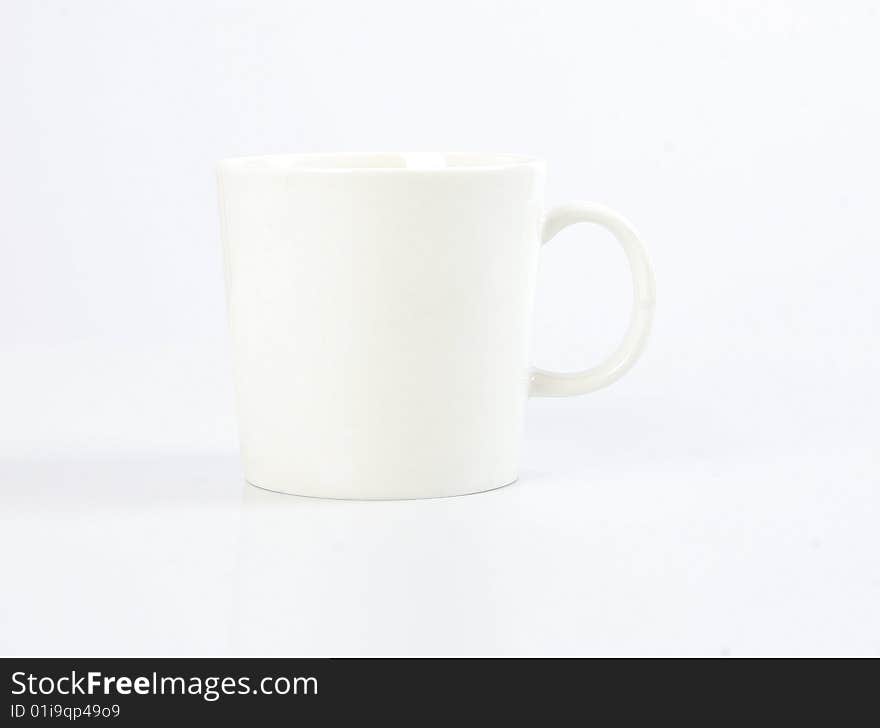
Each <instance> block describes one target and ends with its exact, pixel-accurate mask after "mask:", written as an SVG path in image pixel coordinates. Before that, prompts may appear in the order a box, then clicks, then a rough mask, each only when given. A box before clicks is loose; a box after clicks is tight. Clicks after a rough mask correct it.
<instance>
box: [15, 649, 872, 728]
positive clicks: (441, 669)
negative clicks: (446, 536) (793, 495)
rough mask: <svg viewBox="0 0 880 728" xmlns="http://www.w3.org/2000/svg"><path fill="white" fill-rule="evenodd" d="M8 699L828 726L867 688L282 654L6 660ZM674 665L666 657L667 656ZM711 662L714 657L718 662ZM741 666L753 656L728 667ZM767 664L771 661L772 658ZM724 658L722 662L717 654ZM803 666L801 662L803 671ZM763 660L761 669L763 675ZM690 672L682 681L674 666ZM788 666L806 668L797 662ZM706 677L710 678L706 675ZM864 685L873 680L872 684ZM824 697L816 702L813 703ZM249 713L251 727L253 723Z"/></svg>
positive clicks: (751, 677)
mask: <svg viewBox="0 0 880 728" xmlns="http://www.w3.org/2000/svg"><path fill="white" fill-rule="evenodd" d="M2 662H3V667H4V672H5V677H4V681H5V691H6V695H7V701H6V705H5V707H4V708H3V711H4V712H3V717H2V720H0V723H2V724H4V725H10V726H16V725H20V726H23V727H24V726H28V725H34V724H38V725H46V724H53V725H83V724H85V725H89V726H128V725H132V726H140V725H150V726H156V725H162V724H168V725H183V724H188V725H210V724H212V723H213V722H214V721H222V722H223V724H224V725H226V724H228V723H229V722H230V721H241V724H242V725H262V724H264V723H266V722H269V721H271V722H272V723H273V724H274V723H275V722H280V721H285V722H289V721H301V720H302V721H309V724H311V723H312V722H315V723H318V724H323V723H327V722H329V723H330V724H334V723H335V721H336V720H337V719H338V720H341V719H343V718H345V719H346V720H351V719H352V718H355V719H360V720H370V721H371V722H372V721H383V722H385V723H389V722H393V723H403V724H407V725H416V724H420V723H423V722H425V721H429V720H430V721H433V722H436V721H437V720H439V719H442V720H444V721H450V722H452V723H453V724H457V723H461V722H465V723H467V722H469V721H470V720H472V719H474V718H476V717H484V718H487V719H494V720H497V719H499V718H502V717H513V718H518V719H524V718H527V717H529V718H531V719H532V720H533V721H537V723H538V724H539V725H543V724H557V723H565V724H568V723H572V722H573V721H574V720H575V719H578V722H580V721H581V720H584V719H587V718H599V717H603V716H604V717H605V718H606V719H607V718H611V721H610V722H612V723H616V722H619V721H625V722H630V721H635V720H637V719H644V718H645V717H654V718H659V717H665V718H675V719H681V718H684V717H688V716H690V717H696V718H701V717H702V719H703V720H702V721H701V722H702V723H704V724H706V723H707V724H713V723H714V722H716V718H719V717H720V716H722V715H723V716H724V717H726V718H728V719H730V718H733V717H739V718H742V719H749V718H755V717H756V716H758V715H760V716H761V717H763V718H765V719H768V718H773V717H777V718H779V719H786V720H789V719H791V718H792V716H793V714H794V713H796V712H797V708H799V707H800V708H807V707H809V710H810V716H811V717H812V718H819V717H821V716H822V714H823V710H825V711H827V712H826V713H825V714H826V716H827V717H829V718H832V717H833V718H835V720H839V719H841V718H842V717H843V714H844V713H845V712H847V710H848V709H851V710H853V711H856V712H858V707H857V706H858V704H859V698H860V699H861V700H862V701H864V700H865V699H866V698H867V697H868V695H870V694H871V693H870V692H869V691H868V687H869V683H868V682H867V681H865V682H864V684H863V688H864V689H860V688H859V687H858V683H856V682H853V683H851V692H850V694H849V695H848V696H847V701H846V703H843V704H840V703H837V704H835V703H834V702H833V700H832V696H831V695H829V694H828V692H827V686H826V685H825V683H824V682H823V683H822V689H823V690H824V693H822V695H824V696H825V698H826V699H821V698H820V692H819V690H818V687H819V683H818V680H820V679H824V675H823V674H822V673H823V672H824V671H823V670H815V669H811V670H809V672H811V673H813V681H814V684H815V686H816V687H817V690H816V691H815V692H813V691H811V689H810V687H809V686H810V681H809V679H808V680H807V681H806V682H804V676H803V675H799V680H798V681H797V682H796V681H794V680H792V679H791V677H790V675H789V674H788V673H789V670H790V668H791V666H792V664H793V663H792V662H791V661H788V660H783V661H764V664H763V666H762V667H761V669H760V670H758V671H757V672H759V673H768V672H773V673H776V676H775V677H774V676H773V675H766V674H765V675H761V676H760V677H759V676H758V675H756V674H755V671H754V670H752V669H741V668H736V669H730V667H717V668H715V669H709V670H707V669H706V668H705V666H702V665H700V663H701V662H702V660H691V661H689V662H690V663H691V664H690V665H689V666H687V667H689V668H690V669H685V670H682V669H681V667H682V665H681V662H683V661H680V660H679V661H663V662H662V663H661V662H660V661H656V660H653V661H644V660H643V661H633V660H580V659H556V660H550V659H458V658H455V659H412V658H405V659H289V658H5V659H3V660H2ZM673 662H674V663H677V664H676V665H672V664H671V663H673ZM716 662H719V661H717V660H716ZM736 662H738V663H739V664H740V665H741V666H744V665H747V664H748V665H752V666H754V664H755V663H754V661H750V660H739V661H736ZM771 663H772V664H771ZM728 664H729V665H732V664H733V663H732V662H728ZM806 664H807V663H803V662H802V663H801V665H802V666H805V665H806ZM768 668H770V669H769V670H768ZM679 672H682V673H688V675H687V680H686V681H685V680H680V679H679V675H678V674H677V673H679ZM798 672H804V670H799V671H798ZM716 673H717V674H716ZM871 684H872V683H871ZM823 703H824V704H823ZM254 721H259V722H254ZM603 722H608V721H603Z"/></svg>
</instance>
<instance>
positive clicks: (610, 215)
mask: <svg viewBox="0 0 880 728" xmlns="http://www.w3.org/2000/svg"><path fill="white" fill-rule="evenodd" d="M579 222H592V223H596V224H597V225H601V226H602V227H604V228H606V229H608V230H609V231H610V232H611V233H612V234H613V235H614V237H615V238H617V241H618V242H619V243H620V244H621V246H623V252H624V253H626V257H627V260H628V261H629V267H630V272H631V273H632V282H633V309H632V316H631V318H630V322H629V328H628V329H627V332H626V335H625V336H624V337H623V341H622V342H621V343H620V346H618V347H617V350H616V351H615V352H614V353H613V354H612V355H611V356H609V357H608V358H607V359H606V360H605V361H603V362H602V363H601V364H599V366H597V367H594V368H592V369H585V370H584V371H581V372H570V373H562V372H548V371H544V370H543V369H533V370H532V374H531V380H530V385H529V396H531V397H571V396H572V395H575V394H586V393H587V392H593V391H595V390H597V389H601V388H602V387H607V386H608V385H609V384H611V383H612V382H615V381H617V380H618V379H620V378H621V377H622V376H623V375H624V374H626V373H627V372H628V371H629V369H630V367H632V365H633V364H635V363H636V360H637V359H638V358H639V356H641V354H642V351H644V348H645V342H646V341H647V338H648V333H649V332H650V330H651V321H652V320H653V318H654V303H655V294H654V274H653V272H652V271H651V264H650V263H649V262H648V256H647V254H646V253H645V249H644V247H643V246H642V241H641V240H639V237H638V235H636V232H635V230H633V228H632V226H631V225H630V224H629V223H628V222H627V221H626V220H624V219H623V218H622V217H621V216H620V215H618V214H617V213H616V212H613V211H612V210H609V209H608V208H607V207H604V206H602V205H597V204H594V203H588V202H575V203H572V204H569V205H561V206H559V207H556V208H554V209H552V210H551V211H550V212H549V213H548V214H547V216H546V217H545V219H544V229H543V232H542V234H541V240H542V244H544V243H547V242H549V241H550V239H551V238H553V237H554V236H555V235H556V233H558V232H559V231H560V230H562V229H563V228H566V227H568V226H569V225H574V224H575V223H579Z"/></svg>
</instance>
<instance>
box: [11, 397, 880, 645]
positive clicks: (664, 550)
mask: <svg viewBox="0 0 880 728" xmlns="http://www.w3.org/2000/svg"><path fill="white" fill-rule="evenodd" d="M545 404H547V403H540V404H539V406H535V407H532V408H531V409H532V411H531V412H530V423H531V434H530V435H529V437H528V440H527V443H526V461H525V464H524V468H523V472H522V478H521V480H520V482H518V483H516V484H514V485H512V486H509V487H507V488H503V489H501V490H497V491H493V492H489V493H485V494H480V495H474V496H465V497H460V498H452V499H440V500H427V501H399V502H352V501H329V500H328V501H325V500H316V499H308V498H298V497H292V496H285V495H280V494H275V493H270V492H267V491H263V490H259V489H256V488H254V487H252V486H249V485H246V484H245V483H244V482H243V481H242V479H241V477H240V471H239V465H238V461H237V458H236V456H235V455H234V454H232V453H229V454H226V455H223V454H217V455H204V456H196V455H185V454H181V455H176V456H170V455H164V456H162V455H156V456H147V455H140V456H137V457H128V458H126V457H121V456H116V457H113V458H98V457H93V458H90V459H76V460H73V459H67V460H66V459H56V460H42V461H35V460H25V459H22V460H17V461H14V460H9V461H5V462H4V463H3V464H2V468H0V477H2V480H3V482H4V483H5V484H7V487H6V488H4V489H3V490H2V491H0V496H2V511H0V514H2V515H0V519H2V521H0V554H2V555H0V565H2V573H3V581H4V589H3V593H4V599H3V601H2V603H0V611H2V618H0V623H2V624H3V625H4V627H3V630H2V638H0V652H2V653H4V654H105V655H111V654H114V655H115V654H172V655H189V654H267V655H268V654H273V655H274V654H283V655H410V654H412V655H426V654H427V655H459V654H464V655H472V654H473V655H527V654H572V655H578V654H709V655H727V654H732V655H739V654H776V653H785V654H829V653H830V654H835V653H846V654H877V653H878V652H880V628H878V617H877V615H878V614H880V568H878V555H880V536H878V533H880V530H878V528H877V522H878V521H877V516H878V502H880V496H878V488H877V480H876V462H875V460H874V453H872V452H871V451H870V450H869V449H865V448H862V449H859V447H858V446H854V447H852V448H851V449H850V450H848V451H840V452H837V453H834V454H828V453H816V454H811V453H809V452H802V453H799V454H796V455H786V454H784V453H781V452H777V451H774V450H773V448H772V447H771V446H772V444H773V443H769V442H767V441H766V440H761V439H760V438H754V437H752V438H750V439H749V438H743V436H742V433H741V432H736V431H731V430H725V429H724V428H723V426H722V427H721V429H719V421H718V419H717V418H716V419H715V420H714V421H713V419H712V417H711V416H710V414H709V412H708V411H704V412H698V411H693V412H690V413H686V414H688V415H689V416H691V417H693V418H694V420H695V421H696V420H700V422H701V426H700V427H699V428H694V427H689V428H688V432H689V434H690V436H691V437H690V439H688V440H683V439H681V435H682V429H681V425H680V424H678V425H676V424H675V423H681V419H680V418H681V413H679V415H678V418H677V419H674V420H673V421H672V425H671V426H669V427H666V428H664V427H663V426H662V424H663V423H662V422H659V421H657V420H656V419H652V418H651V417H647V418H646V417H638V416H633V415H632V413H633V412H635V411H636V410H634V409H629V408H628V407H618V406H617V405H619V404H620V400H619V398H612V397H610V396H608V397H607V398H605V399H602V400H599V401H598V403H597V407H596V409H595V411H594V416H593V417H587V416H585V410H583V409H581V410H580V411H579V412H578V411H575V412H573V413H572V414H569V415H566V413H565V410H564V408H562V407H560V406H559V403H556V402H552V403H549V404H547V406H545ZM627 404H629V405H634V404H635V403H634V402H628V403H627ZM612 411H617V412H618V414H617V415H614V416H612V414H611V413H612ZM627 412H629V413H630V414H627ZM602 418H604V421H603V424H602V425H601V426H600V425H599V424H598V423H599V421H600V420H602ZM701 418H704V419H701ZM10 486H11V487H10Z"/></svg>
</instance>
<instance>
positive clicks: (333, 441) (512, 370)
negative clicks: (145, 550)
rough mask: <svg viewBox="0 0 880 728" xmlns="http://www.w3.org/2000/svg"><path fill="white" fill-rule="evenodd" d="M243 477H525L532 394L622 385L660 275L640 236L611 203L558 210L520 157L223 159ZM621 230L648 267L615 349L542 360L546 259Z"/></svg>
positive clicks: (421, 490)
mask: <svg viewBox="0 0 880 728" xmlns="http://www.w3.org/2000/svg"><path fill="white" fill-rule="evenodd" d="M218 181H219V191H220V216H221V228H222V238H223V247H224V259H225V264H226V286H227V295H228V307H229V317H230V324H231V332H232V340H233V355H234V370H235V380H236V398H237V408H238V417H239V429H240V437H241V448H242V457H243V460H244V470H245V477H246V479H247V480H248V481H249V482H250V483H252V484H254V485H257V486H260V487H262V488H267V489H269V490H276V491H283V492H286V493H294V494H298V495H307V496H320V497H327V498H369V499H372V498H380V499H381V498H430V497H438V496H452V495H461V494H465V493H475V492H479V491H484V490H491V489H493V488H498V487H500V486H503V485H507V484H509V483H511V482H513V481H515V480H516V479H517V472H518V465H519V452H520V440H521V437H522V431H523V415H524V410H525V401H526V398H527V397H528V396H530V395H531V396H545V397H546V396H550V397H553V396H569V395H574V394H582V393H585V392H591V391H593V390H595V389H598V388H600V387H604V386H605V385H607V384H610V383H611V382H613V381H615V380H616V379H617V378H618V377H620V376H622V375H623V374H624V373H625V372H626V371H627V370H628V369H629V368H630V366H632V364H633V363H634V362H635V360H636V359H637V358H638V356H639V354H640V353H641V351H642V349H643V347H644V344H645V339H646V337H647V335H648V331H649V329H650V326H651V318H652V313H653V308H654V282H653V276H652V273H651V268H650V266H649V263H648V259H647V257H646V255H645V252H644V250H643V248H642V244H641V243H640V241H639V239H638V237H637V236H636V234H635V232H634V231H633V229H632V227H631V226H630V225H629V224H628V223H627V222H626V221H625V220H623V219H622V218H621V217H619V216H618V215H617V214H616V213H614V212H611V211H610V210H607V209H605V208H604V207H601V206H599V205H595V204H583V203H575V204H570V205H564V206H562V207H557V208H555V209H553V210H551V211H550V212H549V213H547V214H546V215H545V214H544V211H543V199H542V198H543V182H544V165H543V162H541V161H540V160H537V159H532V158H528V157H520V156H513V155H468V154H354V155H343V154H294V155H280V156H264V157H242V158H236V159H227V160H224V161H222V162H220V163H219V166H218ZM578 222H592V223H598V224H599V225H602V226H604V227H606V228H608V229H609V230H610V231H611V232H612V233H613V234H614V235H615V237H616V238H617V240H618V241H619V242H620V244H621V245H622V246H623V249H624V251H625V252H626V255H627V258H628V260H629V264H630V268H631V271H632V280H633V292H634V306H633V313H632V318H631V321H630V324H629V329H628V331H627V333H626V335H625V337H624V339H623V342H622V344H621V345H620V347H619V348H618V349H617V351H616V352H615V353H614V354H612V355H611V356H610V357H609V358H608V360H607V361H605V362H603V363H602V364H600V365H599V366H598V367H596V368H594V369H589V370H587V371H583V372H579V373H567V374H562V373H555V372H548V371H542V370H538V369H534V368H532V367H531V366H530V364H529V338H530V337H529V333H530V326H531V311H532V302H533V298H534V288H535V278H536V272H537V266H538V251H539V249H540V247H541V244H542V243H544V242H547V241H548V240H549V239H550V238H552V237H553V236H554V235H555V234H556V233H557V232H559V231H560V230H561V229H562V228H564V227H567V226H568V225H572V224H574V223H578Z"/></svg>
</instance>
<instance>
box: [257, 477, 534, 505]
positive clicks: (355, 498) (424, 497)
mask: <svg viewBox="0 0 880 728" xmlns="http://www.w3.org/2000/svg"><path fill="white" fill-rule="evenodd" d="M518 481H519V478H514V479H513V480H511V481H509V482H507V483H502V484H501V485H490V486H488V487H475V488H464V489H462V490H460V491H458V490H452V491H451V492H449V493H438V494H437V495H411V496H407V495H365V496H345V495H318V494H316V493H303V492H301V491H297V490H295V489H286V488H278V487H274V488H270V487H268V486H266V485H262V484H260V483H255V482H254V481H253V480H250V479H249V478H245V482H246V483H247V484H248V485H250V486H252V487H254V488H258V489H259V490H265V491H268V492H270V493H279V494H281V495H291V496H296V497H297V498H313V499H315V500H335V501H411V500H437V499H440V498H458V497H459V496H464V495H477V494H479V493H489V492H491V491H493V490H501V489H502V488H506V487H507V486H509V485H513V484H514V483H517V482H518Z"/></svg>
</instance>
